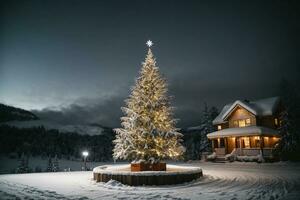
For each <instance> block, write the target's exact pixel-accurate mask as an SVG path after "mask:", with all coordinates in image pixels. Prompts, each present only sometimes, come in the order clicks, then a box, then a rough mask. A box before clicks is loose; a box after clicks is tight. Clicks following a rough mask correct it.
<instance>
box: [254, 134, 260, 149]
mask: <svg viewBox="0 0 300 200" xmlns="http://www.w3.org/2000/svg"><path fill="white" fill-rule="evenodd" d="M254 146H255V147H258V148H259V147H260V138H259V136H255V137H254Z"/></svg>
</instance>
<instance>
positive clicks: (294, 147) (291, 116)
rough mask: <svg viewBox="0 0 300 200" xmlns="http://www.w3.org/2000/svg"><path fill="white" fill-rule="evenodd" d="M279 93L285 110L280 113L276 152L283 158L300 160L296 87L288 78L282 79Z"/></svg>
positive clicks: (299, 115) (299, 127)
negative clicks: (278, 139)
mask: <svg viewBox="0 0 300 200" xmlns="http://www.w3.org/2000/svg"><path fill="white" fill-rule="evenodd" d="M279 95H280V97H281V100H282V102H283V105H284V108H285V110H284V111H283V112H282V113H281V114H280V119H279V121H280V127H279V132H280V134H281V139H280V141H279V144H278V147H277V149H276V153H278V154H279V155H280V157H281V159H283V160H300V156H299V155H300V136H299V133H298V130H299V129H300V126H299V124H300V106H299V95H298V93H297V90H296V88H295V87H294V86H293V84H291V83H290V82H289V81H287V80H286V79H282V80H281V82H280V87H279Z"/></svg>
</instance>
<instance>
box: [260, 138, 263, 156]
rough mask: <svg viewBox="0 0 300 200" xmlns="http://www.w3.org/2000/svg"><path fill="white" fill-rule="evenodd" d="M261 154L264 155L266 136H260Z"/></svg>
mask: <svg viewBox="0 0 300 200" xmlns="http://www.w3.org/2000/svg"><path fill="white" fill-rule="evenodd" d="M259 146H260V155H261V156H263V155H264V152H263V151H264V137H262V136H259Z"/></svg>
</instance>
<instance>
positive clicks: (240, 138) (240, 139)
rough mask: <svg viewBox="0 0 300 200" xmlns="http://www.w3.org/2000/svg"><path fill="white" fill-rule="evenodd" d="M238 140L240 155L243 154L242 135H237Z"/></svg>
mask: <svg viewBox="0 0 300 200" xmlns="http://www.w3.org/2000/svg"><path fill="white" fill-rule="evenodd" d="M239 141H240V152H241V155H244V154H243V149H242V137H239Z"/></svg>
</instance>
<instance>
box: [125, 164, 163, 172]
mask: <svg viewBox="0 0 300 200" xmlns="http://www.w3.org/2000/svg"><path fill="white" fill-rule="evenodd" d="M130 169H131V171H132V172H140V171H166V170H167V166H166V163H153V164H152V163H131V164H130Z"/></svg>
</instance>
